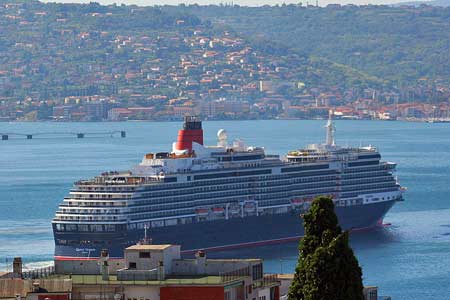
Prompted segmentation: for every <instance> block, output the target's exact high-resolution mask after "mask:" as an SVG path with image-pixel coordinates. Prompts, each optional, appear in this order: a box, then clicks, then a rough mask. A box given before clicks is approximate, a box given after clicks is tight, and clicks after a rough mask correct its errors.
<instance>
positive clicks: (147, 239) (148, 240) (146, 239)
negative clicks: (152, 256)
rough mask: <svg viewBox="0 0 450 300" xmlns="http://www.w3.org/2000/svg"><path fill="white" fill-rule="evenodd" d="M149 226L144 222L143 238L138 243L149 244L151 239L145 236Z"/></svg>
mask: <svg viewBox="0 0 450 300" xmlns="http://www.w3.org/2000/svg"><path fill="white" fill-rule="evenodd" d="M149 228H150V226H149V225H148V224H144V239H143V240H141V241H140V243H139V244H140V245H150V244H151V243H152V239H151V238H149V237H148V236H147V230H148V229H149Z"/></svg>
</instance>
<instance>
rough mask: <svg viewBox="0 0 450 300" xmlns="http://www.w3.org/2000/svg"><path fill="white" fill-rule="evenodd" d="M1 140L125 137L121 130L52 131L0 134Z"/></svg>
mask: <svg viewBox="0 0 450 300" xmlns="http://www.w3.org/2000/svg"><path fill="white" fill-rule="evenodd" d="M0 136H1V140H2V141H7V140H9V139H10V137H19V138H24V139H27V140H31V139H33V138H34V137H36V136H38V137H41V136H44V137H54V138H57V137H67V136H70V137H76V138H78V139H82V138H85V137H102V136H110V137H116V136H118V137H121V138H125V137H126V136H127V134H126V132H125V131H123V130H115V131H99V132H72V131H53V132H36V133H21V132H0Z"/></svg>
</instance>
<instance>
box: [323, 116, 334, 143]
mask: <svg viewBox="0 0 450 300" xmlns="http://www.w3.org/2000/svg"><path fill="white" fill-rule="evenodd" d="M332 115H333V111H332V110H330V112H329V113H328V122H327V125H326V126H325V128H326V129H327V139H326V145H327V146H335V145H336V144H335V141H334V133H335V131H336V128H335V127H334V124H333V119H332Z"/></svg>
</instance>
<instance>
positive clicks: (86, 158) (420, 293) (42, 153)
mask: <svg viewBox="0 0 450 300" xmlns="http://www.w3.org/2000/svg"><path fill="white" fill-rule="evenodd" d="M180 125H181V124H180V123H177V122H173V123H171V122H166V123H151V122H135V123H133V122H128V123H46V122H42V123H0V133H1V132H19V133H38V132H54V131H66V132H99V131H112V130H125V131H126V132H127V138H125V139H121V138H118V137H113V138H112V137H109V136H100V137H89V136H87V137H86V138H84V139H76V138H74V137H70V136H64V137H63V136H61V137H54V136H44V135H43V136H36V137H35V138H33V139H32V140H26V139H24V138H19V137H11V138H10V140H8V141H0V269H1V268H3V269H4V268H6V267H5V265H9V264H8V263H7V262H11V260H12V258H13V257H14V256H22V257H23V258H24V260H25V263H26V265H27V266H29V267H32V266H36V265H39V264H42V263H47V262H48V261H50V260H51V259H52V252H53V247H54V245H53V239H52V232H51V227H50V221H51V218H52V217H53V214H54V211H55V209H56V208H57V206H58V203H60V202H61V201H62V198H63V197H64V196H65V195H66V194H67V192H68V190H69V188H70V187H71V185H72V182H74V181H75V180H78V179H80V178H86V177H91V176H94V175H96V174H98V173H100V172H103V171H108V170H120V169H126V168H128V167H129V166H131V165H133V164H136V163H138V162H139V161H140V159H141V157H142V156H143V155H144V154H145V153H147V152H150V151H164V150H169V149H170V147H171V143H172V142H173V141H174V140H175V139H176V134H177V130H178V128H179V127H180ZM323 126H324V121H298V120H277V121H274V120H273V121H232V122H226V121H223V122H219V121H216V122H204V129H205V142H206V143H207V144H213V143H216V132H217V130H218V129H220V128H225V129H226V130H227V131H228V135H229V137H230V138H241V139H243V140H244V141H245V142H247V144H252V145H261V146H265V148H266V150H267V151H268V152H271V153H278V154H284V153H286V152H287V151H288V150H292V149H296V148H298V147H300V146H303V145H305V144H308V143H317V142H322V141H323V139H324V135H325V132H324V128H323ZM336 127H337V142H338V143H339V144H341V145H353V146H359V145H369V144H371V145H374V146H377V147H378V148H379V149H380V151H381V153H382V155H383V158H384V159H385V160H389V161H394V162H397V163H398V168H397V169H398V171H397V175H398V177H399V179H400V181H401V183H402V184H403V185H404V186H406V187H408V191H407V193H406V195H405V199H406V201H405V202H401V203H397V204H396V205H395V206H394V208H393V209H392V210H391V211H390V212H389V214H388V215H387V217H386V219H385V222H386V223H390V224H391V225H390V226H387V227H385V228H382V229H378V230H374V231H368V232H358V233H355V234H353V235H352V241H351V242H352V246H353V248H354V250H355V253H356V255H357V257H358V259H359V262H360V264H361V266H362V269H363V274H364V282H365V284H368V285H377V286H379V288H380V294H383V295H390V296H392V297H393V299H408V300H411V299H421V300H423V299H445V298H446V297H448V295H450V255H449V254H450V124H427V123H407V122H376V121H336ZM217 255H221V256H226V257H262V258H264V259H265V270H266V271H268V272H284V273H286V272H293V271H294V268H295V264H296V259H297V244H296V243H291V244H284V245H273V246H268V247H259V248H249V249H242V250H239V251H227V252H222V253H217V254H215V256H217Z"/></svg>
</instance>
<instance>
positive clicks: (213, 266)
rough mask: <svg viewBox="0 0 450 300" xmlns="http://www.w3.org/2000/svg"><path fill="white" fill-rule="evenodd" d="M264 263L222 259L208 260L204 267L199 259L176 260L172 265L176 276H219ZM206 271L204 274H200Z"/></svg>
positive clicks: (260, 261)
mask: <svg viewBox="0 0 450 300" xmlns="http://www.w3.org/2000/svg"><path fill="white" fill-rule="evenodd" d="M259 263H262V260H251V261H249V260H222V259H207V260H206V261H205V262H204V264H205V265H204V266H201V265H200V264H202V262H201V260H198V259H183V260H174V261H173V264H172V273H173V274H175V275H188V274H206V275H219V274H223V273H227V272H232V271H236V270H240V269H243V268H247V267H250V272H251V267H252V266H253V265H257V264H259ZM199 269H200V270H204V272H199Z"/></svg>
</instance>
